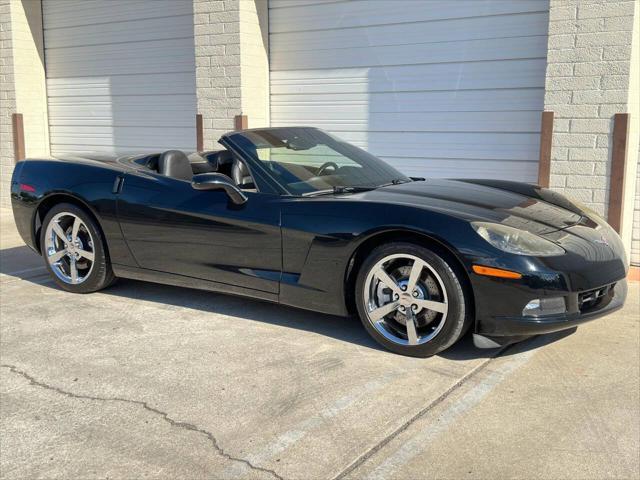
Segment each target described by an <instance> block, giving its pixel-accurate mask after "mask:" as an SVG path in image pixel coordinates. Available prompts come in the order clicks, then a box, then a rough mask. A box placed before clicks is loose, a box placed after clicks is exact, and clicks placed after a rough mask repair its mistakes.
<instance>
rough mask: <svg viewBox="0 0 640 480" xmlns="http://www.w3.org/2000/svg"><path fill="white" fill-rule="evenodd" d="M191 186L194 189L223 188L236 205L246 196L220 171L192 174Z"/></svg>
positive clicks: (244, 200)
mask: <svg viewBox="0 0 640 480" xmlns="http://www.w3.org/2000/svg"><path fill="white" fill-rule="evenodd" d="M191 186H192V187H193V188H194V189H195V190H224V191H225V193H226V194H227V196H228V197H229V198H230V199H231V201H232V202H233V203H235V204H236V205H242V204H243V203H245V202H246V201H247V196H246V195H245V194H244V192H243V191H242V190H240V189H239V188H238V187H237V186H236V184H235V183H233V180H231V179H230V178H229V177H227V176H226V175H223V174H222V173H199V174H198V175H194V176H193V180H192V181H191Z"/></svg>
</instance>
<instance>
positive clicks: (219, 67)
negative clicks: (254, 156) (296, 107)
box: [194, 0, 269, 149]
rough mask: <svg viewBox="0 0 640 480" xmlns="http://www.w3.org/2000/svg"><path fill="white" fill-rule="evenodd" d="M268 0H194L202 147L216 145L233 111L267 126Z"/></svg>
mask: <svg viewBox="0 0 640 480" xmlns="http://www.w3.org/2000/svg"><path fill="white" fill-rule="evenodd" d="M266 15H267V2H266V1H264V0H194V35H195V49H196V50H195V51H196V95H197V105H198V113H200V114H202V117H203V135H204V148H205V149H211V148H218V147H219V145H217V140H218V139H219V138H220V136H221V135H222V134H224V133H226V132H228V131H230V130H233V128H234V117H235V116H236V115H241V114H244V115H248V117H249V126H250V127H257V126H265V125H267V124H268V111H269V107H268V105H269V103H268V102H269V63H268V33H267V24H266V22H267V17H266Z"/></svg>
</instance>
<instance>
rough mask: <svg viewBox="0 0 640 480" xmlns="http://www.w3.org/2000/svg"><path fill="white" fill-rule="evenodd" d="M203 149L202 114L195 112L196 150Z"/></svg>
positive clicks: (200, 150)
mask: <svg viewBox="0 0 640 480" xmlns="http://www.w3.org/2000/svg"><path fill="white" fill-rule="evenodd" d="M203 150H204V136H203V132H202V114H201V113H196V151H198V152H202V151H203Z"/></svg>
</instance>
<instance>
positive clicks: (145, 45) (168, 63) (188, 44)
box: [47, 37, 195, 78]
mask: <svg viewBox="0 0 640 480" xmlns="http://www.w3.org/2000/svg"><path fill="white" fill-rule="evenodd" d="M47 67H48V69H47V72H48V76H49V78H60V77H67V78H68V77H82V76H100V75H118V74H132V73H142V74H148V73H163V72H181V71H182V72H188V71H194V70H195V56H194V52H193V37H192V38H190V39H188V38H187V39H184V38H180V39H171V40H157V41H153V42H134V43H127V44H122V43H118V44H109V45H92V46H86V47H69V48H64V49H62V48H60V49H52V50H49V49H47Z"/></svg>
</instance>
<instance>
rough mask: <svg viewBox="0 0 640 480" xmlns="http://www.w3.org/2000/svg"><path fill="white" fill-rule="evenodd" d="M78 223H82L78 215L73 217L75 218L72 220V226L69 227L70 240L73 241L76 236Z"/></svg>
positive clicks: (78, 228)
mask: <svg viewBox="0 0 640 480" xmlns="http://www.w3.org/2000/svg"><path fill="white" fill-rule="evenodd" d="M80 225H82V221H81V220H80V219H79V218H78V217H75V219H74V220H73V228H72V229H71V241H72V242H75V241H76V239H77V238H78V230H80Z"/></svg>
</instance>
